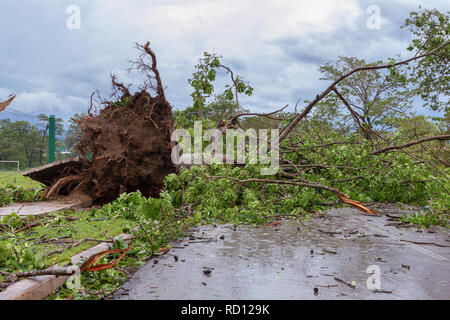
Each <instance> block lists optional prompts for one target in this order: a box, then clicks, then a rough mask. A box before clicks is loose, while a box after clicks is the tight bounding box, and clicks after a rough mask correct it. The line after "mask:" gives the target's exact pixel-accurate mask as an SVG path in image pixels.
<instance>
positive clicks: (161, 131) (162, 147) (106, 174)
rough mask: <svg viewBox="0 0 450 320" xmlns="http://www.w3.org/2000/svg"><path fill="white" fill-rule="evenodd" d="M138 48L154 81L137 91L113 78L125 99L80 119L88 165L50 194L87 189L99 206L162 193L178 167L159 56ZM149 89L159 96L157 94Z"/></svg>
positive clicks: (82, 148) (142, 67)
mask: <svg viewBox="0 0 450 320" xmlns="http://www.w3.org/2000/svg"><path fill="white" fill-rule="evenodd" d="M138 49H141V50H142V51H143V55H145V56H147V55H148V56H150V57H151V59H152V63H151V64H149V65H147V64H145V63H144V61H143V58H142V57H143V56H141V57H140V60H138V62H136V64H137V65H136V66H135V69H137V70H138V71H141V72H142V73H144V74H145V75H146V76H147V77H148V81H147V82H145V84H144V86H143V87H142V88H141V90H140V91H138V92H136V93H134V94H131V93H130V92H129V90H128V88H127V87H126V86H124V85H123V84H121V83H117V81H116V78H115V77H114V76H113V77H112V83H113V88H114V89H115V90H116V91H120V92H121V97H120V99H119V100H118V101H116V102H110V101H102V105H103V106H104V108H103V109H101V110H100V112H98V113H97V114H92V113H91V112H90V110H89V114H88V116H86V117H84V118H83V119H81V120H77V121H76V122H77V123H78V125H79V126H80V128H81V131H82V138H81V140H80V141H79V143H78V144H77V146H76V148H77V150H78V151H79V153H80V154H81V156H82V157H83V159H84V167H83V169H82V170H81V172H80V173H79V174H77V175H75V176H70V177H60V179H57V180H56V181H55V182H54V183H53V185H52V186H50V187H49V188H48V189H47V196H52V195H55V194H57V193H58V192H60V190H63V189H64V192H65V193H69V194H70V193H73V192H74V191H78V192H79V191H81V192H83V193H85V194H88V195H89V196H90V197H92V199H93V201H94V203H97V204H102V203H106V202H109V201H112V200H114V199H115V198H117V197H118V196H119V195H120V194H121V193H123V192H132V191H136V190H140V191H141V192H142V193H143V194H144V195H145V196H158V194H159V192H160V190H161V188H162V185H163V179H164V178H165V176H166V175H167V174H169V173H172V172H175V171H176V167H175V166H174V164H173V163H172V161H171V147H170V136H171V133H172V130H173V119H172V108H171V106H170V104H169V103H168V102H167V101H166V99H165V96H164V91H163V89H162V88H163V87H162V83H161V79H160V77H159V73H158V71H157V69H156V58H155V56H154V54H153V52H152V51H151V50H150V48H149V47H148V43H147V45H145V46H139V45H138ZM152 81H156V85H155V84H153V83H152ZM147 89H152V91H154V92H155V93H156V95H155V96H151V95H150V94H149V93H148V91H147ZM74 121H75V120H74Z"/></svg>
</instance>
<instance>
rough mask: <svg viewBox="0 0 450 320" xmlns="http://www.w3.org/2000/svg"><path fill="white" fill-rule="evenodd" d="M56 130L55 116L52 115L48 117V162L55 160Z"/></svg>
mask: <svg viewBox="0 0 450 320" xmlns="http://www.w3.org/2000/svg"><path fill="white" fill-rule="evenodd" d="M55 132H56V121H55V116H53V115H51V116H50V117H48V163H53V162H55V147H56V145H55Z"/></svg>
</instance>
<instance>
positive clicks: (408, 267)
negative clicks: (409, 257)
mask: <svg viewBox="0 0 450 320" xmlns="http://www.w3.org/2000/svg"><path fill="white" fill-rule="evenodd" d="M402 268H406V269H408V270H411V267H410V266H408V265H406V264H402Z"/></svg>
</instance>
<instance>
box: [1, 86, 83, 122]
mask: <svg viewBox="0 0 450 320" xmlns="http://www.w3.org/2000/svg"><path fill="white" fill-rule="evenodd" d="M0 92H1V91H0ZM80 107H82V108H86V107H87V101H86V100H85V99H83V98H79V97H74V96H62V95H58V94H56V93H54V92H48V91H41V92H22V93H20V94H18V95H17V97H16V99H15V100H14V104H12V105H11V108H10V109H11V110H12V111H14V110H16V111H20V112H25V113H31V114H35V113H41V112H42V113H49V114H50V113H54V114H55V113H56V114H58V115H61V116H63V117H64V118H69V117H70V116H71V115H72V114H73V113H75V112H77V110H79V109H80Z"/></svg>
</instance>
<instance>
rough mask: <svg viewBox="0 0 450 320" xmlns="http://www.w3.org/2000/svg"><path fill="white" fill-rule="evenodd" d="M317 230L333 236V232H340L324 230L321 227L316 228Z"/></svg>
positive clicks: (337, 232)
mask: <svg viewBox="0 0 450 320" xmlns="http://www.w3.org/2000/svg"><path fill="white" fill-rule="evenodd" d="M317 231H319V232H322V233H325V234H328V235H330V236H333V235H335V234H342V232H341V231H326V230H322V229H317Z"/></svg>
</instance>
